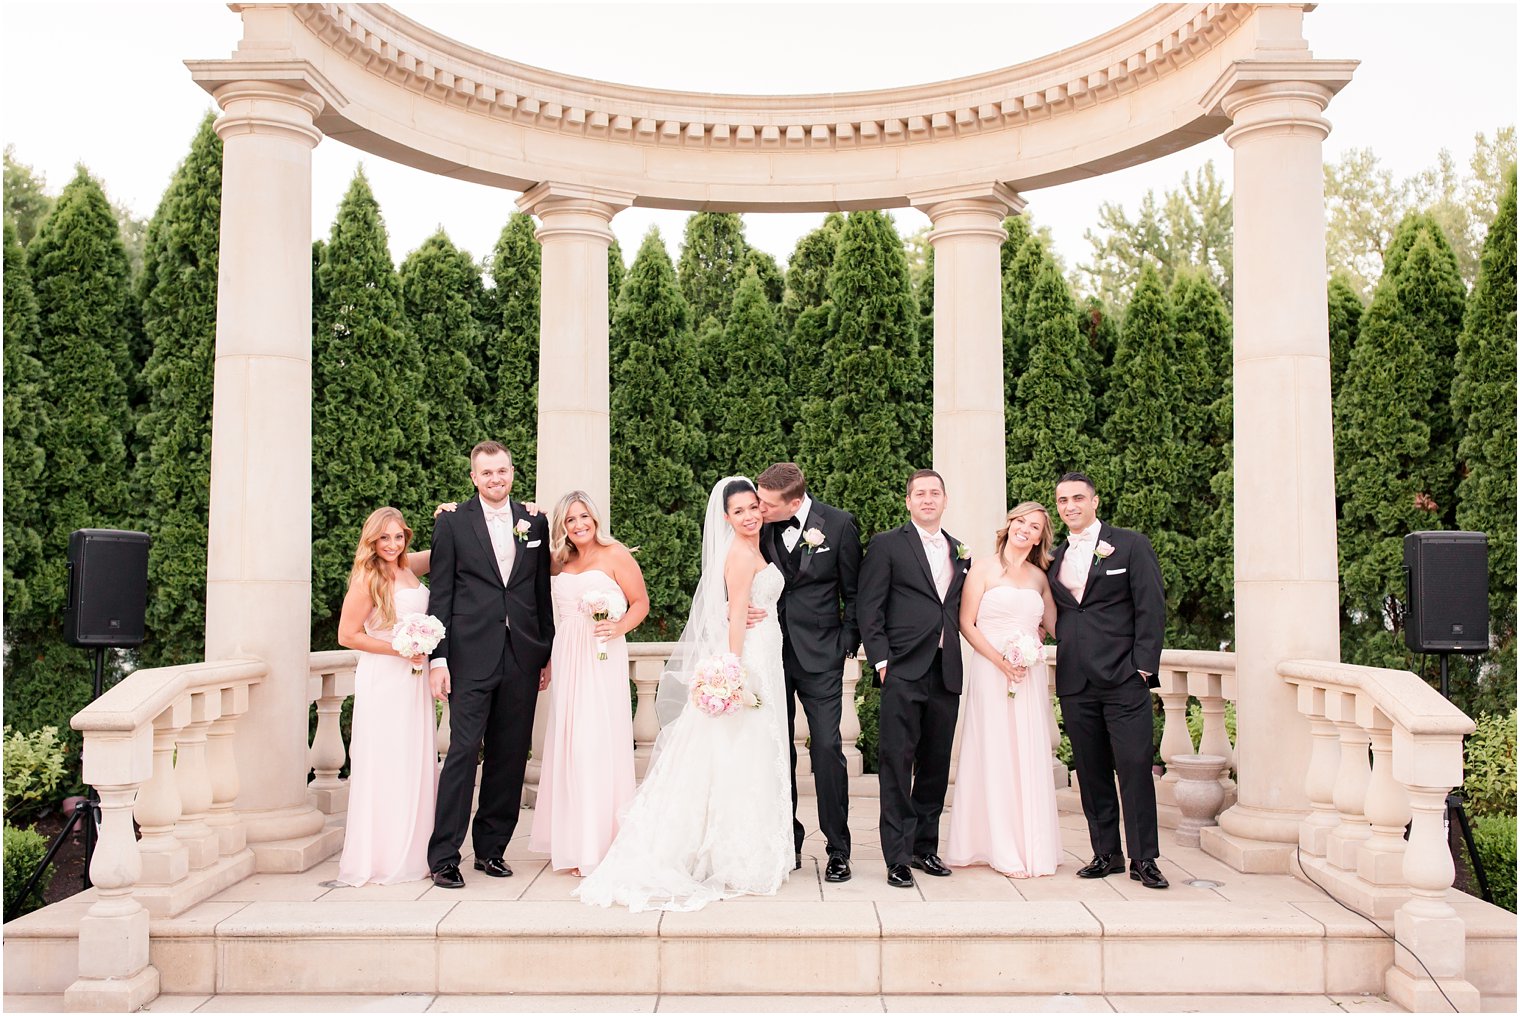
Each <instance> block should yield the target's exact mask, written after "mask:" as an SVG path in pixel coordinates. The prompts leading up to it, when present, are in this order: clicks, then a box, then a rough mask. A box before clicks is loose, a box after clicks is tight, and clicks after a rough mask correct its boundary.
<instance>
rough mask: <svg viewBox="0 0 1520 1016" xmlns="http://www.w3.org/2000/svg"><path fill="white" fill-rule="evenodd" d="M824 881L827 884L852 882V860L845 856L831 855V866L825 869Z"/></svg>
mask: <svg viewBox="0 0 1520 1016" xmlns="http://www.w3.org/2000/svg"><path fill="white" fill-rule="evenodd" d="M823 880H824V881H825V882H848V881H849V880H850V859H849V858H848V857H846V856H844V855H843V854H830V855H829V866H828V867H827V868H825V869H824V872H823Z"/></svg>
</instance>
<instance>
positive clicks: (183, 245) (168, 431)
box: [133, 115, 222, 666]
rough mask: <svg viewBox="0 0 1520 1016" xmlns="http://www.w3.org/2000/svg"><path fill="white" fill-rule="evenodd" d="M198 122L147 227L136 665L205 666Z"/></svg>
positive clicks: (214, 197)
mask: <svg viewBox="0 0 1520 1016" xmlns="http://www.w3.org/2000/svg"><path fill="white" fill-rule="evenodd" d="M211 124H212V117H211V116H210V115H208V116H207V117H206V118H205V119H204V120H202V121H201V125H200V129H199V130H198V131H197V132H196V134H195V138H194V140H193V141H191V143H190V153H189V155H188V156H186V158H185V161H184V163H182V164H181V165H180V167H179V169H178V170H177V171H176V172H175V174H174V179H173V180H172V181H171V182H170V184H169V189H168V190H167V191H166V192H165V193H164V197H163V200H162V201H161V202H160V203H159V206H158V211H157V212H156V213H154V216H153V219H152V221H151V222H150V223H149V226H148V242H147V247H146V250H145V252H144V256H143V276H142V279H141V281H140V285H139V292H140V294H141V298H142V320H143V330H144V332H145V333H146V334H147V336H148V339H149V341H150V343H151V346H152V353H151V355H150V356H149V357H148V364H147V367H146V369H144V371H143V378H144V387H145V388H146V390H147V392H148V403H147V407H146V410H145V412H144V413H143V415H142V416H141V418H140V419H139V422H138V435H139V438H140V441H141V444H142V445H143V447H144V451H143V453H142V456H141V457H140V458H139V459H138V461H137V465H136V468H135V470H134V472H133V500H134V502H135V509H136V511H137V512H138V513H139V515H140V516H141V519H142V523H141V524H142V526H143V528H144V529H146V530H147V532H148V533H149V534H151V535H152V537H153V544H152V548H151V550H150V552H149V555H148V586H149V589H150V596H149V599H148V615H147V629H148V630H147V635H148V638H147V641H146V642H145V643H143V646H142V649H141V650H139V659H140V660H141V662H142V663H143V664H144V665H147V666H163V665H172V664H180V663H193V662H195V661H197V660H202V659H205V636H206V526H207V518H208V510H209V506H210V493H211V394H212V393H211V382H212V377H213V375H214V373H215V353H216V286H217V266H218V251H219V248H220V244H221V208H222V142H221V139H220V138H218V137H217V136H216V131H214V130H213V129H212V126H211Z"/></svg>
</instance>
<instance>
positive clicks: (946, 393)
mask: <svg viewBox="0 0 1520 1016" xmlns="http://www.w3.org/2000/svg"><path fill="white" fill-rule="evenodd" d="M909 200H910V201H911V202H912V204H913V206H914V207H915V208H920V209H922V210H923V211H924V212H925V213H926V214H927V215H928V216H929V221H930V222H931V223H932V224H933V230H932V232H930V233H929V242H930V243H931V244H933V245H934V464H933V468H935V469H937V470H938V471H939V472H940V475H942V476H944V478H945V487H946V488H947V489H946V493H947V494H948V505H947V507H946V509H945V519H944V524H945V530H946V531H947V532H949V533H950V534H951V535H952V536H954V537H955V538H956V539H957V540H960V541H962V542H964V543H965V544H966V545H967V546H969V547H970V548H971V552H972V554H973V555H975V556H981V555H984V554H990V553H991V552H992V545H993V537H994V534H995V533H996V531H997V529H998V527H999V526H1000V525H1001V523H1002V520H1003V515H1004V513H1005V512H1006V511H1007V509H1008V505H1007V498H1008V475H1007V469H1006V466H1005V453H1004V450H1003V449H1004V440H1005V432H1004V415H1003V411H1004V405H1003V278H1002V262H1001V259H1000V258H999V250H1000V249H1001V247H1002V245H1003V241H1004V240H1005V239H1006V238H1007V234H1006V233H1005V232H1004V230H1003V218H1004V216H1006V215H1008V214H1009V212H1010V211H1011V212H1019V211H1022V210H1023V207H1024V201H1023V199H1022V198H1020V197H1019V196H1018V195H1017V194H1015V193H1014V192H1013V191H1012V190H1010V189H1009V188H1007V187H1005V186H1004V185H1003V184H1000V183H990V184H976V185H971V186H966V187H959V188H954V189H951V190H945V191H939V192H936V193H933V194H914V195H909Z"/></svg>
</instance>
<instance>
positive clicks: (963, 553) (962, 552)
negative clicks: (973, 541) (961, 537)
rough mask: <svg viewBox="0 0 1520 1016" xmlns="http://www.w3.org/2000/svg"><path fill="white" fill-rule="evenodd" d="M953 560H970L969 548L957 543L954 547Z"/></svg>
mask: <svg viewBox="0 0 1520 1016" xmlns="http://www.w3.org/2000/svg"><path fill="white" fill-rule="evenodd" d="M955 559H956V560H957V561H969V560H971V548H970V547H968V546H966V545H965V544H964V543H957V544H956V545H955Z"/></svg>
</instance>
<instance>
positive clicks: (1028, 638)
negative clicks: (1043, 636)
mask: <svg viewBox="0 0 1520 1016" xmlns="http://www.w3.org/2000/svg"><path fill="white" fill-rule="evenodd" d="M1044 658H1045V647H1044V646H1043V645H1041V644H1040V640H1039V639H1037V638H1035V637H1034V636H1033V635H1029V634H1024V635H1015V636H1014V637H1013V638H1011V639H1009V640H1008V644H1007V645H1006V646H1004V647H1003V659H1005V660H1007V661H1008V662H1009V663H1011V664H1013V665H1014V666H1015V667H1023V668H1024V669H1025V670H1028V669H1029V668H1030V667H1033V666H1034V665H1035V664H1036V663H1039V662H1040V661H1042V660H1043V659H1044ZM1018 690H1019V686H1018V684H1017V683H1016V682H1015V681H1014V680H1013V679H1012V678H1009V679H1008V697H1009V698H1013V697H1014V696H1015V695H1016V694H1018Z"/></svg>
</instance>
